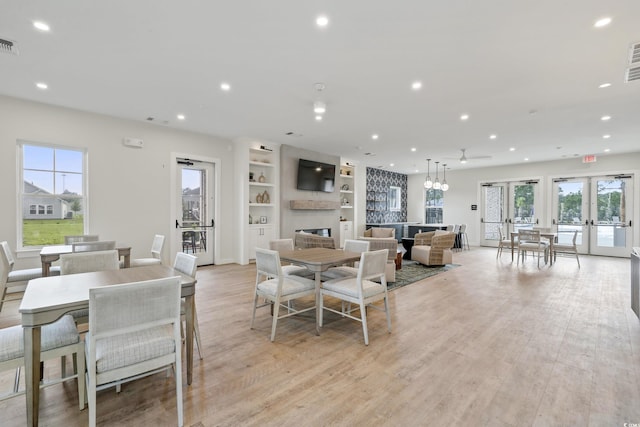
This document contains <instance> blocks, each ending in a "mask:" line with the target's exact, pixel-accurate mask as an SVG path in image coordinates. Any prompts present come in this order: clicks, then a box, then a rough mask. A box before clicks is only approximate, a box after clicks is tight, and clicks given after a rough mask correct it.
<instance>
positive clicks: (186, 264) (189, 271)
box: [173, 252, 203, 360]
mask: <svg viewBox="0 0 640 427" xmlns="http://www.w3.org/2000/svg"><path fill="white" fill-rule="evenodd" d="M173 268H174V269H176V270H178V271H179V272H180V273H183V274H186V275H187V276H189V277H193V278H194V279H195V278H196V271H197V270H198V257H196V256H195V255H189V254H186V253H184V252H178V253H176V258H175V260H174V261H173ZM193 298H194V300H193V335H194V336H195V338H196V345H197V346H198V356H200V360H202V358H203V356H202V340H201V338H200V325H198V311H197V310H196V302H195V296H194V297H193ZM186 314H187V307H186V302H185V299H184V298H181V299H180V317H181V318H182V320H185V315H186ZM180 334H181V336H184V329H183V327H182V323H180Z"/></svg>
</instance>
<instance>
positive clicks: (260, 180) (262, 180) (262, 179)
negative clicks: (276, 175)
mask: <svg viewBox="0 0 640 427" xmlns="http://www.w3.org/2000/svg"><path fill="white" fill-rule="evenodd" d="M266 180H267V178H265V177H264V174H262V172H260V178H258V182H265V181H266Z"/></svg>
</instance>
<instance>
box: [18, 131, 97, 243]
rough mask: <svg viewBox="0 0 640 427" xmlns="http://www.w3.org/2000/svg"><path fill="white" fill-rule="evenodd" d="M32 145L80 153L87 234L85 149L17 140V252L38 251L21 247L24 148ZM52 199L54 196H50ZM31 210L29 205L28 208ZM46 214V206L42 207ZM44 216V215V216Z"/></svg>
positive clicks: (84, 218)
mask: <svg viewBox="0 0 640 427" xmlns="http://www.w3.org/2000/svg"><path fill="white" fill-rule="evenodd" d="M25 145H32V146H36V147H44V148H52V149H56V150H70V151H78V152H81V153H82V196H81V197H80V199H81V200H82V207H83V221H82V222H83V229H84V232H85V233H89V185H88V182H89V181H88V175H89V173H88V154H87V149H86V148H84V147H73V146H69V145H58V144H49V143H43V142H37V141H28V140H22V139H19V140H18V141H17V144H16V158H17V167H16V169H17V179H16V197H17V201H16V221H17V223H16V230H17V236H16V238H17V242H16V249H17V251H30V250H39V249H40V246H23V245H22V242H23V233H22V225H23V218H22V206H23V205H22V201H23V198H24V194H23V190H24V146H25ZM51 197H52V198H54V197H55V195H51ZM35 206H36V210H37V211H38V210H39V206H40V205H35ZM29 209H30V210H31V205H30V206H29ZM44 209H45V212H46V205H45V206H44ZM45 215H46V214H45Z"/></svg>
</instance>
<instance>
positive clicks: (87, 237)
mask: <svg viewBox="0 0 640 427" xmlns="http://www.w3.org/2000/svg"><path fill="white" fill-rule="evenodd" d="M98 240H100V237H99V236H98V235H97V234H81V235H78V236H64V244H65V245H71V244H73V243H82V242H97V241H98Z"/></svg>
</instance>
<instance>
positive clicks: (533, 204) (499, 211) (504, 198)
mask: <svg viewBox="0 0 640 427" xmlns="http://www.w3.org/2000/svg"><path fill="white" fill-rule="evenodd" d="M539 187H540V185H539V184H538V181H537V180H527V181H513V182H501V183H487V184H482V220H481V234H480V237H481V239H480V240H481V242H480V243H481V245H483V246H496V245H497V243H498V240H499V234H498V228H500V227H502V229H503V231H504V233H505V236H507V237H508V236H509V233H510V232H512V231H513V232H517V231H518V230H519V229H520V228H532V227H533V226H534V225H536V224H539V223H540V219H539V212H542V209H541V200H540V199H541V197H540V194H539V191H540V190H539Z"/></svg>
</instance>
